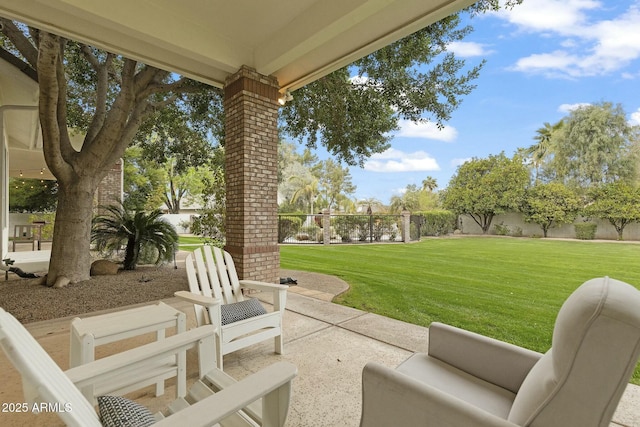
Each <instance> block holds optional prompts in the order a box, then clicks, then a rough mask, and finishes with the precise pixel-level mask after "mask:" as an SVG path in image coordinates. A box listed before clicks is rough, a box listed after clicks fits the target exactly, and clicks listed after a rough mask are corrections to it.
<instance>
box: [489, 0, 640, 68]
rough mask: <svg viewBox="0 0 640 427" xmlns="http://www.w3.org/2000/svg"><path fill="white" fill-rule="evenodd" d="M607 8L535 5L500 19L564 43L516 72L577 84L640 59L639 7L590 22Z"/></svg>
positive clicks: (580, 2) (583, 1)
mask: <svg viewBox="0 0 640 427" xmlns="http://www.w3.org/2000/svg"><path fill="white" fill-rule="evenodd" d="M608 7H609V5H607V4H605V2H603V1H594V0H536V1H528V2H523V4H521V5H518V6H516V7H514V8H513V9H512V10H510V11H509V10H508V11H503V12H500V13H498V14H497V16H499V17H501V18H502V19H505V20H507V21H508V22H510V23H511V24H514V25H516V26H517V28H518V29H519V30H521V31H524V32H529V33H538V34H540V35H542V36H556V37H560V40H558V48H557V49H555V50H552V51H549V52H540V53H535V54H532V55H530V56H528V57H525V58H521V59H520V60H518V61H517V62H516V64H515V65H514V66H513V67H512V69H513V70H516V71H522V72H528V73H533V74H543V75H546V76H548V77H569V78H577V77H582V76H596V75H607V74H610V73H613V72H616V71H618V70H621V69H622V68H623V67H625V66H626V65H628V64H629V63H630V62H631V61H633V60H635V59H638V58H640V5H638V4H635V5H633V6H631V7H630V8H629V9H627V10H625V11H620V10H618V12H619V14H618V16H615V17H613V18H611V19H606V20H602V21H599V22H593V21H592V20H590V18H589V12H591V11H595V10H604V9H605V8H608ZM621 73H623V71H621ZM625 77H628V73H625Z"/></svg>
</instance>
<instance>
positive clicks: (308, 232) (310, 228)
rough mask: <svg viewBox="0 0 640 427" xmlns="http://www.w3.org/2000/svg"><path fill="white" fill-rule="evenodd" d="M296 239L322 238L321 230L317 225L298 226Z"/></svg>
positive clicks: (319, 239)
mask: <svg viewBox="0 0 640 427" xmlns="http://www.w3.org/2000/svg"><path fill="white" fill-rule="evenodd" d="M296 239H298V240H316V241H321V240H322V230H321V229H320V227H318V226H317V225H307V226H304V227H300V233H298V234H297V235H296Z"/></svg>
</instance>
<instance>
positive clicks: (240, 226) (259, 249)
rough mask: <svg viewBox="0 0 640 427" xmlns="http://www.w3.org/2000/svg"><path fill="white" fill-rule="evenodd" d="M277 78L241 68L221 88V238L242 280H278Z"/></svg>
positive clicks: (275, 281) (247, 68)
mask: <svg viewBox="0 0 640 427" xmlns="http://www.w3.org/2000/svg"><path fill="white" fill-rule="evenodd" d="M278 90H279V85H278V81H277V79H276V78H274V77H270V76H263V75H261V74H258V73H257V72H256V71H255V70H254V69H252V68H250V67H247V66H243V67H242V68H240V70H238V71H237V72H236V73H235V74H233V75H232V76H229V78H227V80H226V82H225V87H224V109H225V168H226V191H227V199H226V210H227V214H226V239H227V245H226V247H225V250H227V251H228V252H229V253H230V254H231V255H232V256H233V260H234V263H235V265H236V270H237V272H238V275H239V276H240V278H241V279H248V280H261V281H265V282H271V283H279V274H280V253H279V248H278V204H277V191H278V101H277V99H278Z"/></svg>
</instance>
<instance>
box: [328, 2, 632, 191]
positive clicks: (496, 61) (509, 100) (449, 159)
mask: <svg viewBox="0 0 640 427" xmlns="http://www.w3.org/2000/svg"><path fill="white" fill-rule="evenodd" d="M470 24H471V25H472V26H473V27H474V29H475V31H474V32H473V33H472V34H470V35H469V36H467V37H466V38H465V40H464V42H461V43H457V44H456V45H455V46H450V50H453V51H454V52H456V54H457V55H458V56H459V57H461V58H465V59H466V60H467V62H468V63H469V64H470V65H475V64H477V63H479V61H481V60H482V59H483V58H484V59H486V60H487V63H486V65H485V67H484V68H483V70H482V71H481V74H480V77H479V78H478V79H477V80H476V81H475V83H476V84H477V88H476V89H475V90H474V91H473V92H472V93H471V94H470V95H468V96H466V97H465V98H464V100H463V102H462V105H461V106H460V107H459V109H458V110H456V111H455V112H454V113H453V116H452V119H451V120H450V121H449V122H448V123H447V124H446V127H445V128H444V129H443V130H442V131H439V130H437V128H436V127H435V125H433V124H419V125H416V124H414V123H411V122H401V124H400V130H399V131H398V132H395V133H394V134H393V139H392V141H391V146H392V148H391V149H390V150H388V151H387V152H385V153H382V154H377V155H375V156H373V157H372V158H371V159H369V161H367V162H366V163H365V166H364V168H359V167H351V168H350V172H351V175H352V177H353V183H354V184H355V185H356V186H357V190H356V193H355V196H356V198H358V199H364V198H370V197H374V198H377V199H378V200H380V201H382V202H384V203H388V202H389V198H390V197H391V196H392V195H394V194H400V193H401V191H402V190H403V189H404V188H405V187H406V186H407V185H408V184H417V185H421V183H422V180H423V179H424V178H425V177H427V176H429V175H430V176H433V177H434V178H436V179H437V181H438V185H439V187H440V188H444V187H446V186H447V183H448V182H449V179H450V178H451V176H452V175H453V174H454V173H455V171H456V167H457V166H458V165H459V164H461V163H462V162H464V161H465V160H467V159H470V158H472V157H486V156H488V155H490V154H498V153H500V152H501V151H504V152H505V153H506V154H507V155H509V156H511V155H512V154H513V153H514V152H515V150H516V149H517V148H518V147H528V146H530V145H532V144H533V143H534V141H533V137H534V136H535V132H536V129H539V128H540V127H542V126H543V124H544V122H550V123H555V122H557V121H558V120H560V119H561V118H562V117H564V116H566V115H567V114H568V112H569V111H570V109H571V108H572V106H576V105H579V104H585V103H596V102H601V101H608V102H613V103H614V104H617V103H620V104H622V106H623V108H624V110H625V111H626V112H627V114H628V119H629V121H630V122H631V123H633V124H637V125H640V0H637V1H636V0H614V1H606V2H605V1H595V0H524V3H523V4H522V5H520V6H517V7H516V8H514V9H513V10H511V11H501V12H500V13H495V14H486V15H482V16H479V17H475V18H473V19H471V20H470ZM317 154H318V155H319V156H320V157H321V158H326V157H327V155H326V153H323V152H322V150H319V151H317Z"/></svg>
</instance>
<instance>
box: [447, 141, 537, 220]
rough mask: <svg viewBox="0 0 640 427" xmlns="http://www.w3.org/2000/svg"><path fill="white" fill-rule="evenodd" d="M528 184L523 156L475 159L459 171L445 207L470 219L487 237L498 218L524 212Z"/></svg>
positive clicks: (495, 156) (450, 184)
mask: <svg viewBox="0 0 640 427" xmlns="http://www.w3.org/2000/svg"><path fill="white" fill-rule="evenodd" d="M528 183H529V173H528V171H527V169H526V167H525V166H524V165H523V163H522V159H521V158H520V157H519V156H515V157H513V158H511V159H510V158H508V157H507V156H505V154H504V153H500V154H499V155H491V156H489V157H487V158H483V159H479V158H473V159H472V160H470V161H467V162H465V163H464V164H462V165H461V166H459V167H458V169H457V171H456V173H455V174H454V176H453V177H452V178H451V180H450V181H449V185H448V187H447V189H446V190H445V191H444V196H443V200H442V203H443V206H444V208H445V209H449V210H452V211H454V212H457V213H458V214H461V215H469V216H470V217H471V218H472V219H473V220H474V221H475V222H476V224H478V225H479V226H480V228H481V229H482V232H483V233H487V231H489V228H490V227H491V221H492V220H493V217H494V216H496V215H498V214H501V213H504V212H508V211H517V210H518V209H519V208H520V206H521V204H522V200H523V197H524V194H525V189H526V187H527V185H528Z"/></svg>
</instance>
